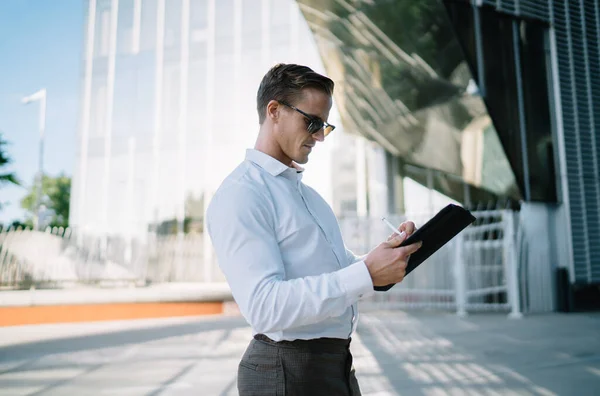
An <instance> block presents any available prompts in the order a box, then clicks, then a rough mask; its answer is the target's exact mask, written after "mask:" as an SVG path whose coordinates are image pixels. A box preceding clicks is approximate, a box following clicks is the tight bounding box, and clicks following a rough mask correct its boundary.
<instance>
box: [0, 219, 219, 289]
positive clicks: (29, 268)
mask: <svg viewBox="0 0 600 396" xmlns="http://www.w3.org/2000/svg"><path fill="white" fill-rule="evenodd" d="M203 249H204V238H203V235H202V234H188V235H181V236H177V235H167V236H152V235H149V237H148V241H146V242H140V241H136V240H130V241H128V240H124V239H122V238H112V237H104V238H103V237H98V236H92V235H77V234H76V233H73V232H72V231H71V230H70V229H66V230H64V229H62V228H61V229H57V228H54V229H50V228H48V229H47V230H46V231H45V232H38V231H32V230H28V229H7V230H4V231H0V287H1V288H5V289H6V288H12V289H14V288H30V287H42V286H47V285H59V284H60V285H65V284H70V283H94V284H102V285H121V284H124V283H125V284H134V285H135V284H146V283H148V282H154V283H164V282H224V281H225V279H224V277H223V275H222V274H221V272H220V270H219V269H218V266H217V265H216V263H215V262H214V260H210V262H209V263H208V264H207V265H208V266H210V268H208V269H207V268H206V266H207V265H205V260H204V256H203Z"/></svg>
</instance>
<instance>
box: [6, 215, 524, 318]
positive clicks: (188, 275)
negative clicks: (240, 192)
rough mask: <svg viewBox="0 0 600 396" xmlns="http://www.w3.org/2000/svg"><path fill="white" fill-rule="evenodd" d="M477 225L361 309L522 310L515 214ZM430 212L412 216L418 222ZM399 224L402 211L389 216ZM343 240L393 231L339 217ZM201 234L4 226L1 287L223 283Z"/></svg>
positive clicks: (377, 238)
mask: <svg viewBox="0 0 600 396" xmlns="http://www.w3.org/2000/svg"><path fill="white" fill-rule="evenodd" d="M473 214H474V215H475V216H476V217H477V220H476V222H475V223H473V224H472V225H470V226H469V227H467V228H466V229H465V230H464V231H463V232H462V233H461V234H459V236H458V237H456V238H454V239H453V240H452V241H450V243H448V244H446V245H445V246H443V247H442V248H441V249H440V250H439V251H438V252H437V253H436V254H434V255H433V256H431V257H430V258H429V259H428V260H427V261H426V262H425V263H423V264H421V265H420V266H419V267H418V268H417V269H415V270H414V271H413V272H412V273H411V274H409V275H408V276H407V277H406V278H405V279H404V281H403V282H402V283H400V284H398V285H395V286H394V287H393V288H392V289H391V290H389V291H387V292H381V293H376V294H375V296H373V297H371V298H370V299H368V300H365V301H362V302H361V305H362V308H363V309H390V308H391V309H393V308H402V309H413V308H414V309H443V310H456V312H458V313H459V314H466V313H467V312H468V311H481V310H484V311H504V312H510V315H511V316H513V317H518V316H519V315H520V293H519V279H518V276H517V274H518V260H517V257H519V256H518V254H519V252H518V251H517V246H516V243H515V234H516V231H517V227H518V224H517V223H518V221H516V219H517V217H516V215H515V213H514V212H512V211H508V210H492V211H476V212H473ZM430 217H431V215H425V216H410V220H412V221H415V223H416V224H417V226H419V225H420V224H424V223H425V222H426V221H427V220H428V219H429V218H430ZM388 220H390V221H391V222H392V223H395V224H400V223H401V222H402V221H404V220H405V217H401V216H388ZM340 227H341V229H342V234H343V235H344V241H345V242H346V245H347V247H348V248H349V249H351V250H352V251H353V252H355V253H356V254H366V253H368V252H369V251H370V250H371V249H372V248H374V247H375V246H376V245H377V244H379V243H381V242H382V241H384V240H386V238H387V237H388V236H389V234H390V231H389V229H388V228H386V227H385V225H384V224H383V222H382V221H381V220H380V219H378V218H377V219H374V218H348V217H346V218H342V219H340ZM204 243H205V242H204V238H203V235H202V234H188V235H185V236H184V235H181V236H177V235H173V236H152V235H150V236H149V238H148V241H146V242H145V243H141V242H136V241H124V240H123V239H117V238H98V237H91V236H83V235H76V234H74V233H72V232H71V231H70V230H69V229H67V230H63V229H48V230H46V232H44V233H42V232H34V231H31V230H8V231H3V232H0V286H1V287H4V288H28V287H32V286H38V285H43V284H45V283H53V284H56V283H69V282H71V283H101V284H113V285H114V284H122V283H129V284H146V283H147V282H161V283H162V282H182V281H183V282H224V281H225V279H224V277H223V275H222V273H221V272H220V270H219V268H218V266H217V264H216V262H215V260H214V259H212V258H210V256H209V260H208V261H207V260H205V259H204V257H205V249H204Z"/></svg>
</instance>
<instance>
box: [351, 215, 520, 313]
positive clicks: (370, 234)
mask: <svg viewBox="0 0 600 396" xmlns="http://www.w3.org/2000/svg"><path fill="white" fill-rule="evenodd" d="M473 214H474V215H475V217H477V220H476V221H475V222H474V223H473V224H472V225H470V226H469V227H467V228H466V229H465V230H464V231H463V232H462V233H461V234H459V236H458V237H456V238H454V239H453V240H451V241H450V242H449V243H448V244H446V245H445V246H443V247H442V248H441V249H440V250H439V251H438V252H437V253H435V254H434V255H432V256H431V257H430V258H429V259H427V261H426V262H424V263H423V264H421V265H420V266H419V267H418V268H417V269H415V270H414V271H413V272H411V273H410V274H409V275H408V276H407V277H406V278H405V279H404V280H403V281H402V282H401V283H400V284H397V285H395V286H394V287H393V288H392V289H390V290H389V291H387V292H378V293H376V294H375V295H374V296H373V297H371V298H369V299H368V300H365V301H363V302H361V308H362V309H367V310H377V309H390V308H392V309H393V308H399V309H413V308H414V309H443V310H456V312H457V313H458V314H461V315H465V314H466V313H467V312H469V311H504V312H510V316H511V317H519V316H520V315H521V310H520V297H519V296H520V293H519V288H518V277H517V273H518V262H517V257H518V256H517V254H518V252H517V248H516V244H515V232H516V227H517V224H516V223H515V213H514V212H512V211H508V210H501V211H500V210H497V211H477V212H473ZM430 217H431V216H429V215H426V216H414V217H413V216H409V219H410V220H412V221H415V223H416V224H417V227H418V226H419V224H424V223H425V222H426V221H427V220H428V219H429V218H430ZM388 219H389V220H390V221H392V222H393V223H394V222H395V223H396V224H400V223H402V222H403V221H405V220H406V219H407V218H406V217H403V216H402V217H401V216H389V217H388ZM340 226H341V228H342V233H343V234H344V236H345V239H344V240H345V241H346V243H347V246H348V248H349V249H350V250H352V251H353V252H355V253H357V254H363V253H367V252H368V251H369V250H370V249H372V248H373V247H375V246H376V245H377V244H379V243H381V242H382V241H384V240H385V239H386V238H387V237H388V236H389V234H390V232H389V230H388V229H387V228H386V227H385V226H384V224H383V222H382V221H381V220H380V219H373V218H344V219H341V220H340Z"/></svg>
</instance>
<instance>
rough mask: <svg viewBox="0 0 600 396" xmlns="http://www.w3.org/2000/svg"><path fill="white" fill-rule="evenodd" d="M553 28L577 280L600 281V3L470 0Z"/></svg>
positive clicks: (579, 281) (581, 281) (580, 281)
mask: <svg viewBox="0 0 600 396" xmlns="http://www.w3.org/2000/svg"><path fill="white" fill-rule="evenodd" d="M472 1H473V2H474V3H480V4H483V5H487V6H492V7H495V8H496V10H498V12H503V13H506V14H511V15H515V16H520V17H528V18H534V19H539V20H542V21H546V22H549V23H550V24H551V26H553V28H554V29H555V33H556V44H557V52H558V54H557V58H558V59H557V61H558V62H557V63H558V74H559V89H560V94H561V107H562V114H563V130H564V147H565V157H566V174H567V177H568V180H567V181H566V183H567V184H566V187H567V189H568V192H567V193H568V196H569V212H570V220H571V224H570V225H571V236H572V246H573V262H574V274H573V275H574V279H575V281H576V282H577V283H598V282H600V163H599V162H600V133H596V132H595V130H596V127H597V126H599V125H600V47H599V45H600V5H599V4H598V1H591V0H569V1H564V0H472Z"/></svg>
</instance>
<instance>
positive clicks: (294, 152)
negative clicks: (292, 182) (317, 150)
mask: <svg viewBox="0 0 600 396" xmlns="http://www.w3.org/2000/svg"><path fill="white" fill-rule="evenodd" d="M302 93H303V95H302V97H301V99H300V100H299V101H298V102H296V103H293V105H294V106H295V107H296V108H298V109H299V110H301V111H303V112H304V113H306V114H308V115H310V116H312V117H318V118H320V119H321V120H323V121H327V118H328V117H329V111H330V110H331V96H329V95H327V94H326V93H324V92H322V91H319V90H317V89H313V88H306V89H304V90H303V91H302ZM280 106H281V108H280V115H281V116H280V119H279V122H278V124H277V127H276V134H275V136H276V139H277V141H278V143H279V147H280V148H281V151H282V153H283V155H284V156H285V158H283V160H284V163H288V162H291V161H294V162H296V163H298V164H305V163H307V162H308V155H309V154H310V153H311V151H312V150H313V149H314V147H315V144H316V143H317V142H322V141H323V140H324V139H325V135H324V131H323V129H321V130H319V131H318V132H316V133H313V134H310V133H309V132H308V130H307V127H308V123H309V120H308V119H307V118H306V117H305V116H304V115H302V114H301V113H299V112H298V111H296V110H294V109H292V108H290V107H288V106H285V105H283V104H280ZM288 159H289V160H291V161H288Z"/></svg>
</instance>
